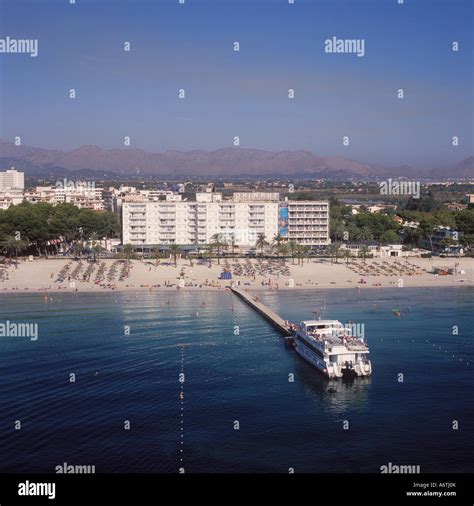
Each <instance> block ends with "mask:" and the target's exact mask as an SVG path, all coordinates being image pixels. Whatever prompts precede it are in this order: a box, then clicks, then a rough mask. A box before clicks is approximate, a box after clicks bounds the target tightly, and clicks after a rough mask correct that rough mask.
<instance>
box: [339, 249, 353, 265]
mask: <svg viewBox="0 0 474 506" xmlns="http://www.w3.org/2000/svg"><path fill="white" fill-rule="evenodd" d="M341 256H342V258H343V259H345V260H346V264H349V260H350V259H351V258H352V254H351V251H350V250H348V249H343V250H342V253H341Z"/></svg>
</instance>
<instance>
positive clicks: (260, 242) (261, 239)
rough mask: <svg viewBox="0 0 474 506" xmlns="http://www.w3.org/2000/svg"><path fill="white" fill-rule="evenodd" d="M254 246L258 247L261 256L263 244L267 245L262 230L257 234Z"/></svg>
mask: <svg viewBox="0 0 474 506" xmlns="http://www.w3.org/2000/svg"><path fill="white" fill-rule="evenodd" d="M255 246H257V248H260V256H262V257H263V249H264V248H265V246H268V242H267V241H266V239H265V234H264V233H263V232H260V233H259V234H258V236H257V242H256V243H255Z"/></svg>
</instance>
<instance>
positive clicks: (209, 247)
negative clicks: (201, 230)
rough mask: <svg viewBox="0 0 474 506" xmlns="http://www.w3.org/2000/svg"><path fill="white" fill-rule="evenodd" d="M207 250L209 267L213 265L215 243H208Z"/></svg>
mask: <svg viewBox="0 0 474 506" xmlns="http://www.w3.org/2000/svg"><path fill="white" fill-rule="evenodd" d="M206 250H207V258H208V260H209V267H211V265H212V255H213V253H214V245H213V244H208V245H207V246H206Z"/></svg>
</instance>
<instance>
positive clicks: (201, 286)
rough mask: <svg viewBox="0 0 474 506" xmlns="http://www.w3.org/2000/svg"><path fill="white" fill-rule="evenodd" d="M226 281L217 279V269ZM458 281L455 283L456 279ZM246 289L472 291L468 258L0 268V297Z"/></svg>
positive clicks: (472, 266)
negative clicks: (440, 270)
mask: <svg viewBox="0 0 474 506" xmlns="http://www.w3.org/2000/svg"><path fill="white" fill-rule="evenodd" d="M433 267H438V268H441V267H443V268H449V269H455V270H456V274H448V275H435V274H432V273H431V272H429V271H430V270H431V269H432V268H433ZM225 268H226V269H227V270H228V271H230V272H231V273H232V279H219V277H220V275H221V273H222V272H223V271H224V269H225ZM461 280H462V281H461ZM231 284H232V285H233V286H236V287H237V286H238V287H239V288H241V289H243V290H251V291H262V290H263V291H280V290H284V291H286V290H319V289H323V290H326V289H348V288H351V289H353V288H357V289H364V288H401V287H413V288H434V287H445V286H450V287H455V286H474V259H472V258H468V257H461V258H442V259H436V260H430V259H421V258H409V259H407V258H405V257H404V258H401V259H399V258H384V259H370V260H367V261H366V262H364V261H363V260H357V261H355V262H351V263H350V264H346V263H345V262H344V263H342V262H339V263H337V264H336V263H331V262H330V260H327V259H310V261H305V262H304V263H303V264H302V265H298V264H296V263H292V262H291V261H288V262H282V261H278V260H270V261H269V260H263V261H262V260H260V259H252V260H250V259H238V260H234V259H222V260H221V264H220V265H219V264H217V261H216V260H214V261H213V263H212V265H211V266H210V267H209V265H208V263H207V262H200V263H198V262H194V263H193V265H190V263H189V261H188V260H181V259H180V260H178V265H177V267H175V266H174V264H173V263H172V262H171V263H170V262H169V261H166V262H164V263H161V264H160V265H155V263H154V262H151V261H139V260H132V261H130V264H128V263H127V262H126V261H125V260H111V259H107V260H99V261H98V263H96V264H91V263H88V262H86V261H82V262H81V261H74V260H69V259H54V260H53V261H52V262H51V260H49V259H48V260H44V259H36V260H35V259H34V260H33V261H23V262H21V263H19V265H18V268H15V267H14V266H13V265H12V266H9V267H7V268H5V267H4V268H3V269H0V294H8V293H40V294H41V293H43V294H45V295H46V294H48V293H113V292H169V291H177V290H186V291H191V292H193V291H194V292H195V291H208V290H209V291H219V290H221V291H222V290H226V289H228V287H230V286H231Z"/></svg>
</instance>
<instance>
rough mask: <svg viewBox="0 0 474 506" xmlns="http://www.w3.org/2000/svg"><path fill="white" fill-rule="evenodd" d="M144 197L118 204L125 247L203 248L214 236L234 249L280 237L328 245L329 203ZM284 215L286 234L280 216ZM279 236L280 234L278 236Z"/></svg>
mask: <svg viewBox="0 0 474 506" xmlns="http://www.w3.org/2000/svg"><path fill="white" fill-rule="evenodd" d="M177 197H179V196H176V195H173V196H172V198H171V197H170V196H166V200H153V201H151V200H149V199H147V198H146V197H137V196H134V197H133V198H130V199H126V198H125V200H124V202H123V203H122V239H123V244H132V245H134V246H154V245H161V244H173V243H175V244H181V245H193V244H196V245H205V244H209V243H210V242H211V238H212V236H213V235H215V234H221V237H222V239H223V240H225V241H227V242H228V243H231V242H233V243H234V244H235V245H236V246H247V247H249V246H254V245H255V243H256V241H257V237H258V234H260V233H263V234H264V235H265V238H266V240H267V241H269V242H270V241H272V240H273V238H274V237H275V235H277V234H278V233H279V232H280V233H281V234H282V235H284V236H286V237H287V238H288V239H290V240H295V241H297V242H299V243H300V244H305V245H309V246H317V245H326V244H329V242H330V241H329V202H327V201H321V202H314V201H285V202H280V201H279V194H278V193H261V194H257V193H236V194H234V195H233V197H232V198H231V199H223V198H222V194H220V193H213V192H205V193H197V194H196V201H187V200H186V201H183V200H178V199H177ZM282 208H285V209H286V210H285V211H284V213H287V214H288V216H289V219H288V220H287V224H285V223H284V224H283V225H287V226H286V230H285V226H283V227H282V222H281V219H280V217H281V215H280V213H281V210H282ZM282 232H283V233H282Z"/></svg>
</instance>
